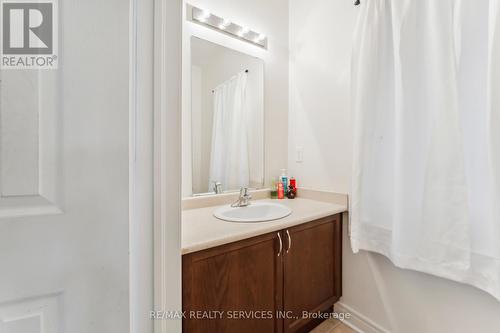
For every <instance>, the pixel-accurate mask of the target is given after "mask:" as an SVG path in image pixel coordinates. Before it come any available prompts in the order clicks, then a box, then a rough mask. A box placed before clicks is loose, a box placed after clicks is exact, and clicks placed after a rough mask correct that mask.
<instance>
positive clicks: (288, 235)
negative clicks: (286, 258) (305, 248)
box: [286, 230, 292, 253]
mask: <svg viewBox="0 0 500 333" xmlns="http://www.w3.org/2000/svg"><path fill="white" fill-rule="evenodd" d="M286 236H287V237H288V249H287V250H286V253H288V251H290V249H291V248H292V237H290V233H289V232H288V230H287V231H286Z"/></svg>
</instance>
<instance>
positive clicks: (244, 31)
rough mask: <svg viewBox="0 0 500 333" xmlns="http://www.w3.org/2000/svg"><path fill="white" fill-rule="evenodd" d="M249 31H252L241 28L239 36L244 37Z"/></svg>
mask: <svg viewBox="0 0 500 333" xmlns="http://www.w3.org/2000/svg"><path fill="white" fill-rule="evenodd" d="M249 31H250V29H248V28H247V27H243V28H241V30H240V31H239V32H238V36H240V37H243V36H244V35H246V34H247V33H248V32H249Z"/></svg>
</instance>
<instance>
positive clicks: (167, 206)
mask: <svg viewBox="0 0 500 333" xmlns="http://www.w3.org/2000/svg"><path fill="white" fill-rule="evenodd" d="M154 15H155V16H154V178H153V179H154V308H155V309H156V310H159V311H181V310H182V282H181V268H182V256H181V199H182V196H181V178H182V172H181V168H182V157H181V154H182V144H181V135H182V132H181V119H182V111H181V110H182V106H181V105H182V104H181V96H182V0H155V1H154ZM181 330H182V321H181V320H180V319H177V320H173V319H168V320H156V321H155V322H154V332H155V333H181Z"/></svg>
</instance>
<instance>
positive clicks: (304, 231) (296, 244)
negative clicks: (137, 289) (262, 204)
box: [182, 215, 342, 333]
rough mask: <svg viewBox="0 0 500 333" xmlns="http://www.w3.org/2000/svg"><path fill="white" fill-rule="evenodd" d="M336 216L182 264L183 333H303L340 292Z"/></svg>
mask: <svg viewBox="0 0 500 333" xmlns="http://www.w3.org/2000/svg"><path fill="white" fill-rule="evenodd" d="M341 260H342V220H341V215H335V216H330V217H326V218H323V219H320V220H316V221H312V222H309V223H305V224H302V225H299V226H296V227H293V228H289V229H285V230H281V231H278V232H273V233H269V234H266V235H263V236H258V237H254V238H250V239H246V240H242V241H239V242H235V243H231V244H226V245H222V246H218V247H215V248H212V249H208V250H204V251H200V252H195V253H190V254H187V255H184V256H183V263H182V264H183V279H182V281H183V286H182V292H183V310H184V311H185V316H186V317H185V319H184V320H183V332H184V333H202V332H203V333H234V332H238V333H246V332H248V333H254V332H259V333H288V332H290V333H292V332H294V333H295V332H301V333H302V332H309V331H310V330H311V329H312V328H313V327H314V326H316V325H317V324H319V322H321V320H315V319H312V317H303V315H302V314H303V312H304V311H305V312H307V313H316V312H325V311H330V310H331V309H332V307H333V304H334V303H335V302H336V301H337V300H338V299H339V298H340V296H341V292H342V281H341V276H342V273H341V269H342V263H341Z"/></svg>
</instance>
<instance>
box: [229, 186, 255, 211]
mask: <svg viewBox="0 0 500 333" xmlns="http://www.w3.org/2000/svg"><path fill="white" fill-rule="evenodd" d="M250 199H252V196H251V195H250V194H249V193H248V187H242V188H240V196H239V197H238V200H236V201H235V202H234V203H233V204H232V205H231V207H234V208H235V207H246V206H248V205H250Z"/></svg>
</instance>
